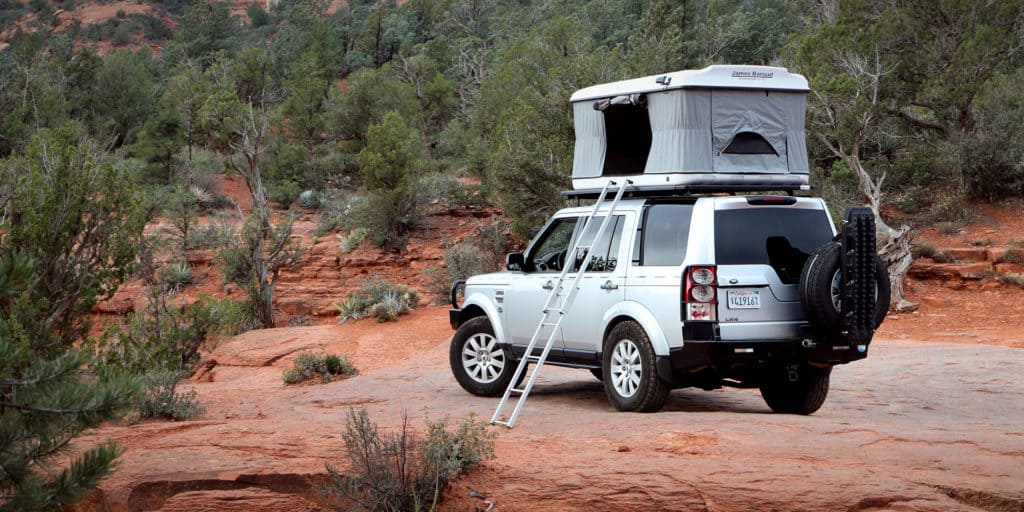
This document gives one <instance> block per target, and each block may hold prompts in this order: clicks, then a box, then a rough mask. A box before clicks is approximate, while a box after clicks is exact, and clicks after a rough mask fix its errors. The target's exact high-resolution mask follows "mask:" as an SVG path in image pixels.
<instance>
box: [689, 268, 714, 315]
mask: <svg viewBox="0 0 1024 512" xmlns="http://www.w3.org/2000/svg"><path fill="white" fill-rule="evenodd" d="M717 274H718V273H717V272H716V268H715V266H714V265H699V266H692V267H687V268H686V273H685V275H684V277H683V279H684V288H683V289H684V290H685V292H684V295H683V302H684V303H686V316H685V318H684V320H685V321H695V320H696V321H705V322H713V321H716V320H718V315H717V313H716V311H717V308H716V307H715V306H716V305H717V304H718V287H717V284H718V275H717Z"/></svg>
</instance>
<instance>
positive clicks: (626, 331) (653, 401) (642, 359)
mask: <svg viewBox="0 0 1024 512" xmlns="http://www.w3.org/2000/svg"><path fill="white" fill-rule="evenodd" d="M623 342H628V343H631V344H632V345H633V347H635V348H636V352H635V353H636V355H637V356H638V357H637V360H636V363H638V365H639V369H640V376H639V382H638V383H637V385H636V389H635V392H633V393H632V394H631V395H629V396H624V395H625V394H624V393H620V392H619V390H618V389H617V388H616V379H615V378H613V370H612V365H613V364H614V362H613V358H614V355H615V354H614V353H613V352H614V351H615V349H616V346H618V345H619V344H620V343H623ZM624 346H625V345H624ZM603 360H604V364H603V365H602V367H601V368H602V375H603V378H602V379H601V380H602V381H603V382H604V391H605V394H606V395H608V401H609V402H611V404H612V405H613V406H615V408H616V409H618V410H620V411H634V412H656V411H658V410H660V409H661V407H662V406H663V405H665V400H666V399H667V398H668V394H669V392H670V391H671V388H670V387H669V386H668V385H667V384H666V383H665V382H663V381H662V380H661V379H660V378H659V377H658V372H657V369H656V366H657V364H656V360H657V359H656V356H655V353H654V347H653V346H652V345H651V340H650V339H649V338H648V337H647V333H646V332H644V329H643V328H642V327H640V325H639V324H637V323H636V322H633V321H626V322H622V323H620V324H618V325H616V326H615V327H614V328H612V330H611V331H610V332H609V333H608V336H607V337H605V340H604V357H603ZM632 366H635V365H631V369H632Z"/></svg>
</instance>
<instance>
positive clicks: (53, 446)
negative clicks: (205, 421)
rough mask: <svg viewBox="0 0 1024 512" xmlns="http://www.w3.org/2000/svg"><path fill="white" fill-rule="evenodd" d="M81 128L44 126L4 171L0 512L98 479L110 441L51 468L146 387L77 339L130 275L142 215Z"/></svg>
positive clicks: (54, 499)
mask: <svg viewBox="0 0 1024 512" xmlns="http://www.w3.org/2000/svg"><path fill="white" fill-rule="evenodd" d="M74 135H75V132H74V131H73V130H71V129H70V128H65V129H61V130H56V131H54V132H45V131H44V132H43V133H42V134H41V135H39V136H37V137H36V138H35V140H34V141H33V142H32V143H31V144H30V145H29V148H28V149H27V150H26V152H25V155H24V156H23V157H22V158H20V159H18V160H16V161H15V162H13V163H9V166H8V168H6V169H4V172H3V173H0V189H7V190H11V191H13V193H12V195H11V196H10V197H7V198H6V200H5V201H3V204H4V207H5V211H4V212H3V213H4V215H3V218H4V219H6V222H5V223H4V224H3V225H2V226H0V231H3V232H5V237H3V239H2V240H0V511H7V510H12V511H13V510H57V509H59V508H60V507H61V506H62V505H64V504H66V503H72V502H74V501H76V500H77V499H79V498H81V496H82V494H83V492H84V491H85V490H87V489H89V488H92V487H95V486H96V485H97V483H98V482H99V480H100V478H102V477H103V476H104V475H106V474H108V473H109V472H110V470H111V469H112V467H113V462H114V459H115V458H117V456H118V455H119V454H120V453H121V451H120V449H119V448H118V447H117V446H116V445H114V444H113V443H104V444H101V445H99V446H94V447H91V448H88V449H86V450H85V451H82V452H80V453H78V454H77V455H74V456H72V457H71V460H70V463H66V464H62V467H63V469H61V470H55V468H54V466H55V465H56V464H58V463H61V462H64V461H65V459H63V457H62V456H63V455H64V454H66V453H67V452H68V449H69V447H70V443H71V441H72V440H73V439H74V438H75V437H77V436H78V435H80V434H81V433H83V432H84V431H86V430H88V429H90V428H94V427H96V426H98V425H99V424H100V423H101V422H104V421H109V420H111V419H115V418H116V417H117V415H118V414H119V413H120V411H122V410H123V409H125V408H126V407H128V406H130V405H131V404H132V403H134V401H135V400H137V398H138V396H139V393H140V391H141V386H140V383H139V382H138V380H137V379H136V378H134V377H130V376H126V375H123V374H118V373H116V372H113V371H111V369H109V368H107V367H105V366H103V365H101V364H95V363H94V361H93V358H92V356H91V354H90V353H88V352H85V351H82V350H79V349H78V348H77V347H76V342H78V341H79V340H80V334H81V333H82V332H83V331H82V326H83V325H84V324H83V323H82V322H80V321H79V320H78V317H80V316H81V315H82V314H83V313H84V312H87V311H88V310H89V309H91V305H92V304H93V303H94V301H95V299H96V297H97V296H100V295H103V294H105V293H108V292H109V291H112V290H113V289H115V288H116V287H117V285H118V284H119V283H120V282H121V281H122V280H123V279H124V277H125V276H126V270H127V268H128V266H129V265H130V264H131V262H133V261H134V257H135V256H134V252H133V251H135V250H137V245H133V241H135V240H137V236H138V235H139V234H141V229H142V225H143V222H142V215H141V211H140V209H139V208H138V203H137V202H136V200H135V199H133V198H131V195H132V194H134V193H135V188H134V187H133V186H132V185H131V183H130V181H128V182H126V180H125V179H124V177H123V176H121V175H120V172H119V171H118V170H117V169H115V168H114V167H113V166H112V165H110V164H109V163H108V162H104V161H102V159H101V158H98V157H97V155H96V154H95V153H94V152H93V151H92V149H93V147H92V146H90V145H89V144H87V143H85V142H84V141H83V140H81V139H79V138H76V137H75V136H74ZM115 185H116V186H115ZM123 194H127V195H123ZM133 247H134V248H135V249H133ZM50 283H56V285H57V286H55V287H51V286H50Z"/></svg>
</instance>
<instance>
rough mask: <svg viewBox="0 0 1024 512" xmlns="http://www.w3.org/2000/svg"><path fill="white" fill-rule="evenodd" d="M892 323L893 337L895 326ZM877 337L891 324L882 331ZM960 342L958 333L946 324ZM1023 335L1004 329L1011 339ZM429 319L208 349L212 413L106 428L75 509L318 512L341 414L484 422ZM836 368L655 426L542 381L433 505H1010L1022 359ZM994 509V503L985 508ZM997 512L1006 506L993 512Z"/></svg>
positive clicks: (996, 354) (882, 357)
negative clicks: (491, 445) (309, 366)
mask: <svg viewBox="0 0 1024 512" xmlns="http://www.w3.org/2000/svg"><path fill="white" fill-rule="evenodd" d="M906 321H907V320H900V321H899V322H893V324H892V325H900V322H906ZM887 324H889V322H887ZM946 328H947V329H955V328H956V326H955V325H947V326H946ZM1018 330H1019V329H1018ZM450 335H451V330H450V328H449V327H448V325H447V318H446V314H445V309H444V308H425V309H422V310H418V311H416V312H414V313H413V314H412V315H411V316H408V317H403V318H402V320H400V321H399V322H393V323H385V324H378V323H376V322H374V321H372V320H362V321H359V322H354V323H348V324H345V325H342V326H320V327H305V328H287V329H271V330H264V331H256V332H252V333H246V334H244V335H241V336H239V337H236V338H234V339H231V340H227V341H225V342H224V343H222V344H221V345H220V346H218V347H217V349H216V350H215V351H214V352H213V353H212V354H210V355H209V357H208V359H209V360H216V361H218V363H217V364H216V365H213V367H212V368H206V367H205V366H204V370H202V371H205V372H206V373H207V374H210V373H212V376H211V377H210V378H208V379H200V380H201V381H200V382H193V383H191V384H189V386H190V387H192V388H194V389H195V390H196V391H197V392H198V394H199V398H200V399H201V400H202V401H203V402H204V404H206V406H207V410H208V412H207V413H206V414H205V415H204V416H203V417H201V418H197V419H196V420H194V421H186V422H178V423H172V422H149V423H143V424H139V425H132V426H118V425H111V426H106V427H104V428H102V429H101V430H99V431H97V432H94V433H93V434H91V435H90V436H89V437H87V438H85V439H84V440H82V441H81V442H79V446H82V445H87V444H90V443H99V442H102V441H105V440H107V439H113V440H115V441H117V442H119V443H121V444H122V445H123V446H124V447H125V448H126V452H125V455H124V456H123V457H122V458H121V459H120V462H119V466H118V469H117V470H116V471H115V472H114V473H113V475H112V476H110V477H109V478H107V479H105V480H104V481H103V482H102V484H101V487H100V491H99V492H98V493H97V494H96V495H94V496H92V498H91V500H90V501H89V502H87V503H86V504H83V505H81V506H80V507H79V508H74V509H73V510H78V511H86V510H89V511H102V512H121V511H129V510H131V511H142V510H163V511H170V510H174V511H178V510H245V511H246V512H259V511H271V510H273V511H277V510H285V511H317V510H326V509H327V508H326V503H325V502H324V501H323V497H322V495H320V494H319V488H320V486H321V485H322V483H323V481H324V478H325V474H326V469H325V467H326V464H332V465H336V466H339V467H340V468H341V469H342V470H345V467H346V466H345V462H344V461H345V458H344V449H345V447H344V442H343V440H342V437H341V434H342V432H343V430H344V428H345V427H344V426H345V421H346V417H347V415H348V411H349V410H350V407H360V406H361V407H366V408H367V410H368V411H369V412H370V414H371V416H372V418H373V420H374V421H376V422H378V423H379V424H380V425H381V426H382V427H383V428H385V429H392V428H395V427H397V426H398V425H400V424H401V421H402V416H403V414H405V415H407V416H408V418H409V422H410V424H411V425H412V426H413V428H414V429H415V430H418V431H422V425H423V423H424V421H425V420H427V419H440V418H444V417H446V416H448V417H452V418H461V417H466V416H468V415H470V414H474V415H476V417H477V418H487V417H489V415H490V414H491V412H492V411H493V408H494V406H495V403H496V400H495V399H493V398H484V397H476V396H472V395H469V394H468V393H466V392H465V391H463V390H462V388H460V387H459V386H458V384H457V383H456V382H455V380H454V379H453V378H452V377H451V373H450V370H449V369H448V343H447V340H448V337H449V336H450ZM311 346H312V347H313V349H314V350H320V346H323V350H324V351H325V352H328V353H346V354H348V355H349V357H350V359H351V360H352V361H353V362H354V363H355V365H356V366H357V367H358V368H359V369H360V370H361V373H360V375H358V376H356V377H353V378H349V379H345V380H341V381H334V382H330V383H325V384H319V383H311V384H305V385H295V386H285V385H284V384H283V383H282V381H281V372H282V371H283V369H284V368H285V367H287V366H288V365H289V364H290V360H291V358H292V357H294V353H295V351H296V350H297V349H299V348H300V347H311ZM871 351H872V355H871V357H869V358H868V359H867V360H865V361H861V362H857V363H855V364H851V365H846V366H843V367H841V368H837V369H836V370H835V371H834V372H833V374H832V390H831V392H830V396H829V399H828V401H827V402H826V403H825V406H824V407H823V408H822V409H821V410H820V411H819V412H818V413H816V414H815V415H813V416H809V417H807V416H787V415H776V414H770V413H769V410H768V408H767V406H765V405H764V403H763V401H762V400H761V398H760V396H759V395H758V393H757V392H756V391H751V390H736V389H728V390H716V391H710V392H708V391H699V390H692V389H685V390H677V391H674V392H673V393H672V395H671V396H670V398H669V400H668V402H667V404H666V406H665V408H664V410H662V411H661V412H659V413H654V414H625V413H618V412H615V411H614V410H613V409H612V407H611V406H610V405H609V404H608V401H607V399H606V398H605V395H604V391H603V388H602V385H601V383H600V382H598V381H597V380H595V379H593V377H591V376H590V374H589V373H588V372H585V371H580V370H572V369H564V368H555V367H545V368H544V370H543V373H542V374H541V375H540V377H539V378H538V381H537V384H536V387H535V388H534V392H533V394H532V395H531V396H530V399H529V401H528V402H527V404H526V408H525V409H524V411H523V414H522V416H520V420H519V422H518V424H517V425H516V428H515V429H514V430H507V429H503V428H501V429H498V428H493V429H491V430H490V431H491V432H493V433H494V434H495V436H496V437H495V451H496V458H495V459H494V460H491V461H488V462H486V463H484V464H483V466H482V467H481V468H480V469H479V470H476V471H473V472H471V473H469V474H468V475H467V476H466V477H465V478H462V479H459V480H457V481H456V482H455V483H454V485H452V486H451V487H450V488H449V489H448V490H447V491H446V492H445V495H444V498H445V503H444V505H443V507H442V509H446V510H488V509H489V507H492V506H493V510H495V511H527V510H566V511H568V510H617V511H626V512H629V511H641V510H642V511H647V510H714V511H732V510H771V509H776V510H811V511H819V510H820V511H825V510H858V511H859V510H865V511H867V510H924V511H929V510H934V511H939V510H942V511H946V510H953V511H977V510H979V509H982V510H993V509H987V508H985V506H982V505H979V504H980V503H989V502H992V501H985V500H988V499H989V498H991V497H993V496H995V497H999V499H1000V500H1002V501H999V503H1004V504H1005V503H1009V504H1011V505H1012V504H1017V505H1019V504H1021V503H1024V501H1022V500H1024V493H1022V492H1021V489H1020V487H1019V482H1021V481H1024V464H1021V461H1022V460H1024V427H1022V425H1024V409H1022V408H1020V407H1008V406H1007V404H1017V403H1021V402H1022V401H1024V386H1022V385H1021V384H1020V382H1019V379H1018V378H1017V373H1019V368H1018V367H1019V365H1018V364H1017V363H1016V361H1017V360H1018V359H1019V357H1020V350H1019V349H1011V348H1004V347H993V346H986V345H953V344H945V343H927V344H925V343H912V342H901V343H893V342H885V341H880V342H876V343H874V344H872V347H871ZM992 503H994V502H992ZM999 510H1013V509H1012V508H1011V509H1003V508H1000V509H999Z"/></svg>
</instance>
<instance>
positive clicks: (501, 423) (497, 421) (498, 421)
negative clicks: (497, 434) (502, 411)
mask: <svg viewBox="0 0 1024 512" xmlns="http://www.w3.org/2000/svg"><path fill="white" fill-rule="evenodd" d="M491 425H504V426H506V427H508V428H512V426H511V425H509V424H508V422H507V421H502V420H495V421H492V422H491Z"/></svg>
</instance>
